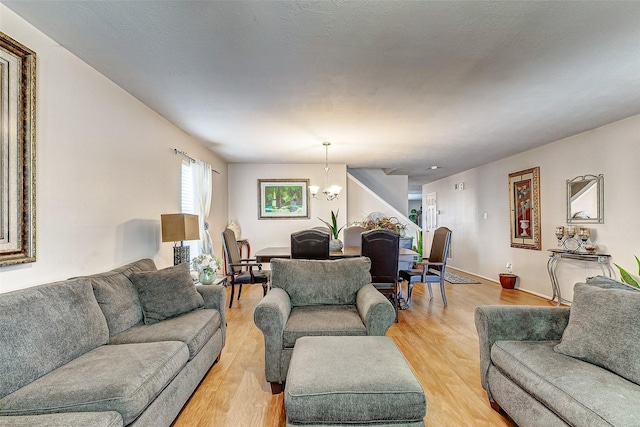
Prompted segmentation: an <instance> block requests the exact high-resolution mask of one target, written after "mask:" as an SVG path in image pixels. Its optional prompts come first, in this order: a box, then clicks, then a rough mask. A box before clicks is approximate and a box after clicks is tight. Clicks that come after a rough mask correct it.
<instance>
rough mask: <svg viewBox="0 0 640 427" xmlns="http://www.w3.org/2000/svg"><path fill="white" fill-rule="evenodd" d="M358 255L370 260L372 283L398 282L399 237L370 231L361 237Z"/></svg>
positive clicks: (391, 233) (392, 233) (386, 231)
mask: <svg viewBox="0 0 640 427" xmlns="http://www.w3.org/2000/svg"><path fill="white" fill-rule="evenodd" d="M361 242H362V243H361V245H362V247H361V249H360V254H361V255H362V256H366V257H368V258H369V259H371V282H372V283H396V282H397V281H398V257H399V254H400V246H399V244H400V236H399V235H398V234H396V233H394V232H391V231H388V230H370V231H366V232H364V233H362V235H361Z"/></svg>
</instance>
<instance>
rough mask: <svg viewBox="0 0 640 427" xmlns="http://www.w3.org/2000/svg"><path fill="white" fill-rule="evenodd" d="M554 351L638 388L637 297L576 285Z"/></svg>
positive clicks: (639, 314)
mask: <svg viewBox="0 0 640 427" xmlns="http://www.w3.org/2000/svg"><path fill="white" fill-rule="evenodd" d="M555 350H556V351H557V352H559V353H562V354H565V355H567V356H571V357H575V358H578V359H580V360H584V361H586V362H589V363H593V364H595V365H598V366H602V367H603V368H605V369H608V370H610V371H612V372H615V373H616V374H618V375H621V376H623V377H624V378H626V379H628V380H629V381H633V382H634V383H636V384H640V293H639V292H630V291H627V290H621V289H602V288H599V287H594V286H591V285H587V284H584V283H577V284H576V285H575V287H574V294H573V303H572V304H571V312H570V314H569V324H568V325H567V328H566V329H565V330H564V334H563V335H562V341H561V343H560V344H558V345H557V346H556V347H555Z"/></svg>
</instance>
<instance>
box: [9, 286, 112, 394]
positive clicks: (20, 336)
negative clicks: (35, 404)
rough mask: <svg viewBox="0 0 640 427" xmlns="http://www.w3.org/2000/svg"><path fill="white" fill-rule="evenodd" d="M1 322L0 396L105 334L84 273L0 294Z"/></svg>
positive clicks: (93, 344)
mask: <svg viewBox="0 0 640 427" xmlns="http://www.w3.org/2000/svg"><path fill="white" fill-rule="evenodd" d="M0 325H1V326H0V397H3V396H5V395H7V394H9V393H11V392H13V391H15V390H17V389H19V388H20V387H23V386H25V385H27V384H29V383H30V382H32V381H34V380H36V379H37V378H39V377H41V376H43V375H45V374H46V373H47V372H50V371H52V370H54V369H56V368H58V367H60V366H62V365H64V364H65V363H68V362H70V361H72V360H73V359H75V358H76V357H78V356H80V355H82V354H84V353H86V352H88V351H90V350H92V349H94V348H96V347H99V346H101V345H103V344H106V343H107V341H108V339H109V330H108V328H107V322H106V321H105V318H104V316H103V315H102V311H101V310H100V307H99V306H98V303H97V301H96V298H95V296H94V295H93V290H92V289H91V283H90V282H89V281H88V280H87V279H75V280H67V281H64V282H56V283H50V284H46V285H41V286H34V287H31V288H27V289H22V290H19V291H15V292H8V293H4V294H0Z"/></svg>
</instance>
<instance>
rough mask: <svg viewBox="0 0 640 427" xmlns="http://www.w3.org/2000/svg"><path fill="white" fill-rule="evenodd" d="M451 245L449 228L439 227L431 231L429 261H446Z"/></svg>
mask: <svg viewBox="0 0 640 427" xmlns="http://www.w3.org/2000/svg"><path fill="white" fill-rule="evenodd" d="M450 245H451V230H449V229H448V228H447V227H440V228H438V229H437V230H436V231H435V232H434V233H433V241H432V242H431V251H430V252H429V262H444V263H446V262H447V257H448V256H449V247H450Z"/></svg>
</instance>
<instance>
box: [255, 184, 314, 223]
mask: <svg viewBox="0 0 640 427" xmlns="http://www.w3.org/2000/svg"><path fill="white" fill-rule="evenodd" d="M308 188H309V180H308V179H259V180H258V219H308V218H309V192H308Z"/></svg>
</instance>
